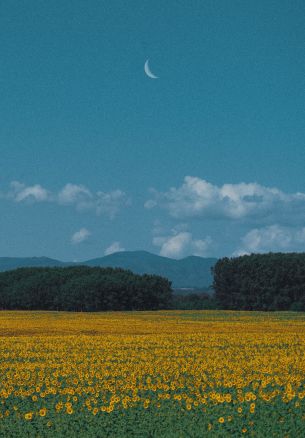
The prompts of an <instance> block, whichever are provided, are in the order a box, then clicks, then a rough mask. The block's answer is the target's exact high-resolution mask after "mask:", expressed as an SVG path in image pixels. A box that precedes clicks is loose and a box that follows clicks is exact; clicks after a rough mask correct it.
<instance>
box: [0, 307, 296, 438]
mask: <svg viewBox="0 0 305 438" xmlns="http://www.w3.org/2000/svg"><path fill="white" fill-rule="evenodd" d="M304 341H305V314H304V313H286V312H285V313H284V312H283V313H258V312H253V313H250V312H221V311H196V312H195V311H194V312H190V311H187V312H186V311H185V312H178V311H172V312H126V313H100V314H97V313H94V314H89V313H78V314H75V313H74V314H73V313H59V312H58V313H57V312H21V311H19V312H6V311H2V312H0V436H1V437H2V436H3V437H26V436H29V437H44V436H54V437H61V436H65V437H67V438H68V437H73V436H79V437H101V438H102V437H164V438H166V437H205V436H211V437H226V436H236V437H238V436H255V437H272V436H274V437H291V438H295V437H304V436H305V386H304V384H305V342H304Z"/></svg>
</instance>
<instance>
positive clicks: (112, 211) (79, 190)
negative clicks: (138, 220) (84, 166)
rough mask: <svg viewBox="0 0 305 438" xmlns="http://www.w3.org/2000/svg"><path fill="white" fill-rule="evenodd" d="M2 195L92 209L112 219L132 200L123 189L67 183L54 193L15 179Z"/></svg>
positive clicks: (22, 200) (79, 209)
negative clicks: (94, 188)
mask: <svg viewBox="0 0 305 438" xmlns="http://www.w3.org/2000/svg"><path fill="white" fill-rule="evenodd" d="M1 197H2V198H3V197H4V198H7V199H11V200H13V201H15V202H25V201H31V202H46V201H48V202H53V203H57V204H59V205H63V206H74V207H75V208H76V209H77V210H78V211H83V210H92V211H95V213H96V214H97V215H105V216H108V217H110V218H111V219H112V218H114V217H115V215H116V214H117V213H118V212H119V210H120V209H121V208H122V207H125V206H128V205H130V200H129V199H128V197H127V196H126V193H124V192H123V191H122V190H113V191H111V192H102V191H98V192H96V193H92V192H91V191H90V190H89V189H88V188H87V187H85V186H83V185H77V184H71V183H68V184H66V185H65V186H64V187H63V188H62V189H61V190H60V191H59V192H58V193H52V192H51V191H48V190H46V189H45V188H44V187H42V186H41V185H39V184H36V185H33V186H26V185H25V184H23V183H20V182H18V181H14V182H12V183H11V187H10V190H9V192H8V193H6V194H3V193H2V194H1Z"/></svg>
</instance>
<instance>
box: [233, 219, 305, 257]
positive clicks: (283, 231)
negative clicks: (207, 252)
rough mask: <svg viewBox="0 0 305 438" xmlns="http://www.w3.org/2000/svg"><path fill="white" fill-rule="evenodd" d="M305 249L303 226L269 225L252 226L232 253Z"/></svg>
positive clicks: (304, 228) (242, 253) (304, 230)
mask: <svg viewBox="0 0 305 438" xmlns="http://www.w3.org/2000/svg"><path fill="white" fill-rule="evenodd" d="M304 250H305V227H303V228H291V227H284V226H280V225H277V224H276V225H271V226H268V227H263V228H254V229H253V230H251V231H249V232H248V233H247V234H246V235H245V236H244V237H243V238H242V245H241V247H240V248H239V249H238V250H237V251H235V252H234V254H233V255H235V256H238V255H244V254H250V253H262V252H270V251H272V252H277V251H278V252H281V251H282V252H291V251H304Z"/></svg>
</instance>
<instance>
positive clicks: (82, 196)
mask: <svg viewBox="0 0 305 438" xmlns="http://www.w3.org/2000/svg"><path fill="white" fill-rule="evenodd" d="M92 198H93V195H92V194H91V192H90V190H88V189H87V188H86V187H84V186H83V185H77V184H71V183H68V184H66V185H65V186H64V187H63V188H62V190H60V192H59V193H58V201H59V203H60V204H81V203H82V202H88V200H91V199H92Z"/></svg>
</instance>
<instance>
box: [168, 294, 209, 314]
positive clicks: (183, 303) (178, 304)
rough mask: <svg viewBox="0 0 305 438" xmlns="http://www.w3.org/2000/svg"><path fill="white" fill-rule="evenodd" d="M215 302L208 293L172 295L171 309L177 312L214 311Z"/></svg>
mask: <svg viewBox="0 0 305 438" xmlns="http://www.w3.org/2000/svg"><path fill="white" fill-rule="evenodd" d="M216 308H217V305H216V300H215V298H214V296H213V295H211V294H208V293H204V292H201V293H196V292H192V293H188V294H185V295H181V294H176V293H174V294H173V298H172V309H177V310H212V309H216Z"/></svg>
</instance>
